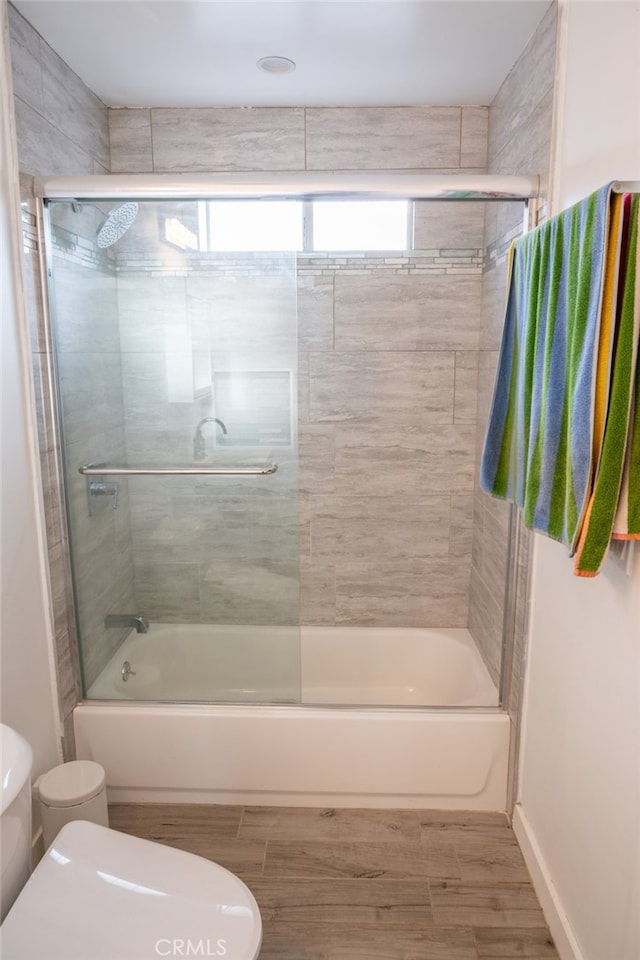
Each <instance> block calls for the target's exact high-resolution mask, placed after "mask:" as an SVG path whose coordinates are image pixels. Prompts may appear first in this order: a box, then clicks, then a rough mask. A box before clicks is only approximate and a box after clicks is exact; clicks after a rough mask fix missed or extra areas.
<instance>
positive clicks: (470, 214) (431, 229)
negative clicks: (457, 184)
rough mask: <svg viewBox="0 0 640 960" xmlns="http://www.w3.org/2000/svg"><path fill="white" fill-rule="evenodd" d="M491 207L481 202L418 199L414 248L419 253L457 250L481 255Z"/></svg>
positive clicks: (415, 210) (415, 209)
mask: <svg viewBox="0 0 640 960" xmlns="http://www.w3.org/2000/svg"><path fill="white" fill-rule="evenodd" d="M487 206H488V204H486V203H482V202H480V201H477V200H468V201H466V202H464V201H459V202H456V203H452V202H451V201H450V200H416V202H415V204H414V246H415V248H416V250H443V249H456V248H461V249H463V250H469V249H473V250H477V251H479V252H481V248H482V246H483V243H484V215H485V208H486V207H487Z"/></svg>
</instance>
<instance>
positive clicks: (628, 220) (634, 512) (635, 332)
mask: <svg viewBox="0 0 640 960" xmlns="http://www.w3.org/2000/svg"><path fill="white" fill-rule="evenodd" d="M639 217H640V196H638V195H637V194H636V195H634V196H631V195H629V196H627V197H625V217H624V221H625V223H624V235H623V242H622V249H621V256H620V286H619V297H618V311H617V317H616V337H615V345H614V353H613V359H612V364H611V390H610V394H609V405H608V410H607V418H606V425H605V431H604V441H603V445H602V455H601V457H600V462H599V464H598V470H597V473H596V479H595V485H594V489H593V493H592V496H591V500H590V503H589V507H588V510H587V514H586V518H585V522H584V525H583V528H582V533H581V536H580V541H579V544H578V549H577V552H576V563H575V573H576V574H577V575H578V576H581V577H594V576H595V575H596V574H597V573H598V571H599V570H600V566H601V564H602V561H603V559H604V557H605V555H606V552H607V548H608V546H609V541H610V540H611V538H612V536H613V537H614V538H617V539H640V383H639V380H640V367H639V366H638V339H639V337H640V259H639V256H638V254H639V250H638V220H639Z"/></svg>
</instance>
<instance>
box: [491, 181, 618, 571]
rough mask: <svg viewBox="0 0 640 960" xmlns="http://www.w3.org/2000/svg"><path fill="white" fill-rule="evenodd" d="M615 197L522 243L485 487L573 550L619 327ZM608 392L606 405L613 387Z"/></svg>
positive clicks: (604, 192)
mask: <svg viewBox="0 0 640 960" xmlns="http://www.w3.org/2000/svg"><path fill="white" fill-rule="evenodd" d="M610 197H611V185H608V186H606V187H603V188H602V189H601V190H599V191H597V192H596V193H594V194H592V195H591V196H590V197H588V198H586V199H585V200H583V201H582V202H581V203H579V204H576V205H575V206H573V207H570V208H569V209H568V210H565V211H563V212H562V213H561V214H559V215H558V216H556V217H553V218H552V219H551V220H548V221H547V222H546V223H544V224H542V226H540V227H538V228H537V229H535V230H532V231H531V232H530V233H528V234H526V235H525V236H524V237H522V238H521V239H519V240H517V241H516V242H515V243H514V244H513V247H512V250H511V253H510V269H509V286H508V298H507V308H506V317H505V327H504V333H503V339H502V347H501V351H500V358H499V361H498V375H497V380H496V387H495V392H494V397H493V404H492V409H491V414H490V418H489V425H488V429H487V437H486V441H485V447H484V452H483V457H482V465H481V475H480V483H481V486H482V488H483V489H484V490H486V491H487V492H488V493H491V494H493V495H494V496H497V497H502V498H506V499H509V500H513V501H514V502H515V503H516V504H517V505H518V506H520V507H521V508H522V510H523V512H524V519H525V523H526V524H527V526H529V527H532V528H533V529H535V530H539V531H541V532H543V533H545V534H547V535H548V536H550V537H553V538H554V539H556V540H560V541H562V542H563V543H565V544H566V546H567V547H568V548H569V551H570V553H574V551H575V548H576V544H577V541H578V537H579V534H580V531H581V528H582V524H583V520H584V517H585V514H586V511H587V507H588V505H589V500H590V496H591V492H592V487H593V479H594V476H595V469H596V464H597V461H598V458H599V448H600V447H601V445H602V442H601V439H600V438H599V436H598V430H600V431H602V428H601V426H599V425H598V421H597V418H596V409H597V404H596V387H597V384H598V376H599V375H600V377H601V380H602V383H603V385H604V387H603V389H604V392H605V395H606V385H607V382H608V369H609V366H610V362H609V359H608V355H609V354H610V352H611V341H612V333H613V324H611V327H610V330H609V331H608V334H605V336H604V337H603V338H601V316H602V310H603V301H604V297H605V292H607V291H606V290H605V266H606V264H607V262H608V261H607V255H608V253H609V251H610V244H613V245H614V247H616V246H619V244H620V237H619V236H616V235H615V232H614V234H613V236H611V224H612V217H611V213H610ZM617 260H618V257H617V254H616V253H615V252H614V254H613V255H612V260H611V262H613V263H617ZM615 286H616V284H615V282H614V283H613V288H614V289H615ZM608 296H609V297H612V296H614V295H613V293H612V291H611V289H609V291H608ZM614 299H615V297H614ZM599 356H601V357H603V358H604V360H603V362H602V363H601V364H600V365H599V364H598V357H599ZM603 371H604V375H603ZM602 402H603V403H604V409H606V405H607V404H606V396H605V397H604V399H603V401H602ZM601 406H602V403H601ZM603 419H604V418H603V417H602V416H601V421H603Z"/></svg>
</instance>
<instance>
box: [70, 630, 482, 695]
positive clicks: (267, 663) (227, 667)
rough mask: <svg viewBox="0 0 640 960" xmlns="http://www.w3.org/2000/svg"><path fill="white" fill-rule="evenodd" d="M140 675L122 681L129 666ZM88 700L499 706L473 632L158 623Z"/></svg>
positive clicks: (131, 642) (115, 660)
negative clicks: (472, 634) (124, 671)
mask: <svg viewBox="0 0 640 960" xmlns="http://www.w3.org/2000/svg"><path fill="white" fill-rule="evenodd" d="M125 662H128V663H129V664H130V666H131V670H132V671H133V673H131V674H129V675H128V677H127V679H126V680H124V679H123V664H124V663H125ZM88 697H89V699H92V700H93V699H99V700H113V699H116V700H120V699H124V700H162V701H176V700H177V701H204V702H207V703H210V702H211V701H216V702H231V703H238V702H250V703H255V702H267V703H298V702H302V703H305V704H319V705H323V706H324V705H329V704H331V705H334V704H340V705H344V706H354V705H356V706H362V705H367V706H416V707H424V706H426V707H443V706H452V707H470V706H482V707H486V706H497V704H498V694H497V690H496V688H495V686H494V684H493V682H492V680H491V677H490V676H489V673H488V671H487V668H486V667H485V665H484V662H483V660H482V658H481V656H480V654H479V653H478V650H477V647H476V645H475V643H474V642H473V640H472V638H471V635H470V634H469V631H468V630H461V629H447V630H444V629H441V630H426V629H408V628H402V627H395V628H387V627H384V628H383V627H303V628H302V629H301V630H300V631H298V628H292V627H284V628H283V627H253V626H221V625H210V624H198V623H194V624H174V623H152V624H151V627H150V629H149V632H148V633H142V634H138V633H132V634H130V636H129V637H128V638H127V639H126V640H125V642H124V643H123V644H122V646H121V647H119V648H118V650H117V651H116V653H115V655H114V656H113V657H112V658H111V660H110V661H109V663H108V664H107V665H106V667H105V668H104V670H103V671H102V673H101V674H100V676H99V677H98V678H97V680H96V681H95V682H94V683H93V684H92V685H91V687H90V688H89V691H88Z"/></svg>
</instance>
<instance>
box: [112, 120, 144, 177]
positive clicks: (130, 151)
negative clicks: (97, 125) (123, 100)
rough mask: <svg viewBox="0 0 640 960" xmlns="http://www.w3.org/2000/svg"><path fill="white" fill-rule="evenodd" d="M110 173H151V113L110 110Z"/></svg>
mask: <svg viewBox="0 0 640 960" xmlns="http://www.w3.org/2000/svg"><path fill="white" fill-rule="evenodd" d="M109 139H110V145H111V173H151V172H152V171H153V151H152V148H151V111H150V110H122V109H121V110H114V109H111V110H109Z"/></svg>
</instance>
